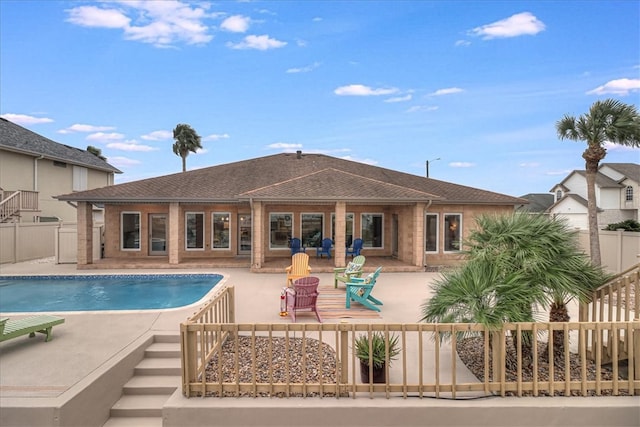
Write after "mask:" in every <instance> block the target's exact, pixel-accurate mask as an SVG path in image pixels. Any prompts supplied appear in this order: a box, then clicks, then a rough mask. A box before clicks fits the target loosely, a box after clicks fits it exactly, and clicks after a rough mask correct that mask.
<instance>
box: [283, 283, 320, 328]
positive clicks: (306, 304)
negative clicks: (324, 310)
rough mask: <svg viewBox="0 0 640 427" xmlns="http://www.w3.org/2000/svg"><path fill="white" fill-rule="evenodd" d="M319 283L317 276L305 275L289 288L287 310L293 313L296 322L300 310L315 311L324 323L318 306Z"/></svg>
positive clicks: (292, 317)
mask: <svg viewBox="0 0 640 427" xmlns="http://www.w3.org/2000/svg"><path fill="white" fill-rule="evenodd" d="M319 283H320V279H318V278H317V277H303V278H302V279H298V280H296V281H295V282H293V288H287V290H286V293H287V312H288V313H289V314H290V315H291V319H293V321H294V323H295V321H296V312H299V311H311V312H313V313H315V314H316V319H318V322H320V323H322V318H321V317H320V313H318V308H317V307H316V303H317V301H318V284H319Z"/></svg>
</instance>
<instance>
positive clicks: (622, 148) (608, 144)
mask: <svg viewBox="0 0 640 427" xmlns="http://www.w3.org/2000/svg"><path fill="white" fill-rule="evenodd" d="M604 148H605V149H606V150H607V151H636V152H637V151H639V150H640V149H639V148H636V147H630V146H628V145H621V144H614V143H613V142H605V143H604Z"/></svg>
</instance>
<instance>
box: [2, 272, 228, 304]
mask: <svg viewBox="0 0 640 427" xmlns="http://www.w3.org/2000/svg"><path fill="white" fill-rule="evenodd" d="M222 278H223V276H222V275H220V274H153V275H150V274H145V275H138V274H128V275H122V274H118V275H79V276H76V275H68V276H0V312H4V313H12V312H45V311H46V312H49V311H93V310H98V311H100V310H152V309H166V308H176V307H182V306H186V305H190V304H193V303H195V302H197V301H199V300H200V299H202V298H203V297H204V296H205V295H206V294H207V293H208V292H209V291H211V290H212V289H213V288H214V287H215V286H216V285H217V284H218V283H219V282H220V280H222Z"/></svg>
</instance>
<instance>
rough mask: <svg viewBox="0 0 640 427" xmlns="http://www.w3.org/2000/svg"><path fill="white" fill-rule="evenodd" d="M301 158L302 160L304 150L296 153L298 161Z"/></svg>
mask: <svg viewBox="0 0 640 427" xmlns="http://www.w3.org/2000/svg"><path fill="white" fill-rule="evenodd" d="M301 158H302V150H298V151H296V159H301Z"/></svg>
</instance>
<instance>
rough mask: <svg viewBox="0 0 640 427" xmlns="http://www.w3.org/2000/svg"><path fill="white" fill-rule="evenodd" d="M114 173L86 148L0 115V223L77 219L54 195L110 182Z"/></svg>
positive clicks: (73, 209)
mask: <svg viewBox="0 0 640 427" xmlns="http://www.w3.org/2000/svg"><path fill="white" fill-rule="evenodd" d="M116 173H121V172H120V171H119V170H118V169H116V168H114V167H113V166H111V165H110V164H109V163H107V162H106V161H104V160H102V159H100V158H99V157H97V156H95V155H94V154H92V153H90V152H88V151H85V150H80V149H78V148H74V147H69V146H68V145H64V144H60V143H58V142H55V141H52V140H50V139H48V138H45V137H43V136H41V135H38V134H37V133H34V132H32V131H30V130H28V129H25V128H23V127H21V126H18V125H17V124H15V123H12V122H10V121H8V120H6V119H4V118H2V117H0V196H1V198H0V222H12V221H17V222H38V221H45V220H55V221H58V220H62V221H76V218H77V213H76V210H75V208H74V207H73V206H71V205H69V204H68V203H66V202H60V201H58V200H56V199H54V198H53V196H55V195H57V194H61V193H67V192H71V191H83V190H88V189H92V188H97V187H104V186H106V185H112V184H113V177H114V174H116ZM96 209H97V212H96V213H97V215H99V216H97V217H96V220H101V211H102V210H101V209H98V208H97V207H96Z"/></svg>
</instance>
